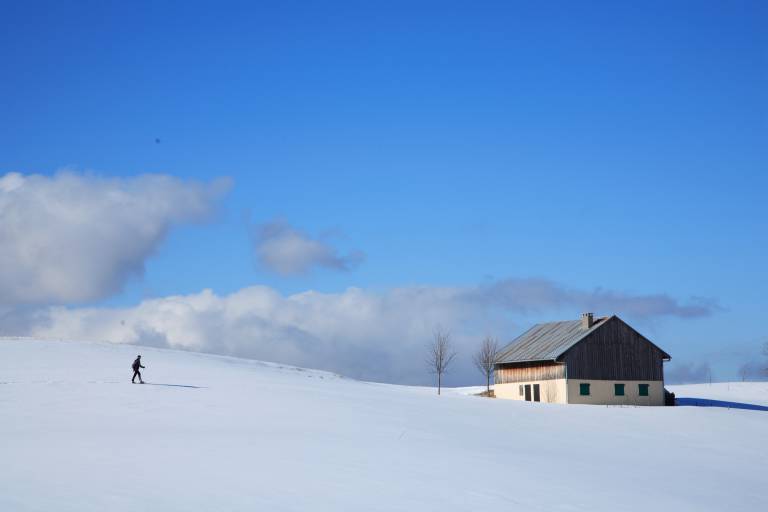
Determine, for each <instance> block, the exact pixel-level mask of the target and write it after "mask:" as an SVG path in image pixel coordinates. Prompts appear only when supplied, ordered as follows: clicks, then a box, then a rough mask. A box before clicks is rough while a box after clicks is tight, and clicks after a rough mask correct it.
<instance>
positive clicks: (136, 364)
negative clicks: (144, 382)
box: [133, 357, 144, 372]
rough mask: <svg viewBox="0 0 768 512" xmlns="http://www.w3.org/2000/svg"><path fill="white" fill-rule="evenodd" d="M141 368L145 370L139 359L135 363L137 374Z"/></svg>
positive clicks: (134, 368) (134, 367)
mask: <svg viewBox="0 0 768 512" xmlns="http://www.w3.org/2000/svg"><path fill="white" fill-rule="evenodd" d="M139 368H144V367H143V366H142V365H141V359H139V358H138V357H137V358H136V360H135V361H134V362H133V371H135V372H137V371H139Z"/></svg>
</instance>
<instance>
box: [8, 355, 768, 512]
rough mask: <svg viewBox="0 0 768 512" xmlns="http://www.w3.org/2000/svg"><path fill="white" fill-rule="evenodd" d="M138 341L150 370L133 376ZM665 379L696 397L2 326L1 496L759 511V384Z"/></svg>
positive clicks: (105, 503)
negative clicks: (587, 394)
mask: <svg viewBox="0 0 768 512" xmlns="http://www.w3.org/2000/svg"><path fill="white" fill-rule="evenodd" d="M138 353H141V354H142V356H143V357H142V360H143V362H144V364H145V366H146V367H147V368H146V369H145V370H143V372H144V378H145V380H146V381H147V382H148V383H151V384H147V385H143V386H142V385H139V384H135V385H132V384H131V382H130V378H131V374H132V371H131V368H130V367H131V363H132V361H133V359H134V358H135V356H136V355H137V354H138ZM478 389H479V388H478ZM672 389H673V390H674V391H675V392H676V393H677V395H678V397H680V398H681V399H683V398H686V397H688V398H691V399H694V398H696V399H699V400H704V401H705V402H702V404H701V405H706V406H700V405H696V404H692V405H690V406H686V407H666V408H662V407H659V408H644V407H602V406H558V405H545V404H531V403H521V402H512V401H504V400H491V399H485V398H478V397H475V396H470V395H467V393H468V391H467V390H466V389H463V390H446V392H445V394H444V395H443V396H441V397H438V396H436V395H435V393H434V390H432V389H429V388H417V387H407V386H393V385H384V384H371V383H366V382H359V381H354V380H350V379H344V378H341V377H339V376H336V375H333V374H330V373H325V372H320V371H313V370H302V369H297V368H292V367H284V366H281V365H276V364H269V363H260V362H254V361H246V360H240V359H233V358H225V357H216V356H209V355H202V354H195V353H188V352H174V351H167V350H159V349H151V348H138V347H132V346H125V345H110V344H87V343H82V344H81V343H61V342H41V341H0V443H1V444H0V452H1V453H2V457H3V463H2V464H0V510H2V511H56V512H65V511H79V512H81V511H82V512H85V511H98V512H104V511H128V510H131V511H134V510H140V511H142V512H149V511H241V510H242V511H245V510H248V511H253V510H264V511H272V510H274V511H294V510H295V511H313V512H315V511H326V510H327V511H345V510H355V511H358V512H366V511H374V510H381V511H393V510H408V511H431V510H441V511H447V510H455V511H471V510H504V511H508V510H522V511H528V510H532V511H558V510H567V511H593V512H594V511H612V512H615V511H624V510H638V511H640V510H642V511H647V510H658V511H682V510H690V511H705V510H712V511H715V510H717V511H722V510H728V511H729V512H733V511H738V510H745V511H756V510H768V478H767V477H766V461H767V460H768V407H766V406H768V385H766V384H765V383H760V384H758V383H731V384H713V385H711V386H709V385H696V386H678V387H672ZM722 404H747V405H750V406H755V407H746V408H745V407H737V406H733V407H731V406H729V405H725V406H723V405H722Z"/></svg>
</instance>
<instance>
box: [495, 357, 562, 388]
mask: <svg viewBox="0 0 768 512" xmlns="http://www.w3.org/2000/svg"><path fill="white" fill-rule="evenodd" d="M493 378H494V382H495V383H496V384H509V383H513V382H533V381H542V380H552V379H564V378H565V365H564V364H562V363H554V362H535V363H511V364H500V365H497V366H496V369H495V370H494V372H493Z"/></svg>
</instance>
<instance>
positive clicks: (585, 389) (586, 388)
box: [579, 382, 589, 396]
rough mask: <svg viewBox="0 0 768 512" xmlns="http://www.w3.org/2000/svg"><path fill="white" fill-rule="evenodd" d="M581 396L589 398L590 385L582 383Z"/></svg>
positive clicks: (580, 385) (580, 387)
mask: <svg viewBox="0 0 768 512" xmlns="http://www.w3.org/2000/svg"><path fill="white" fill-rule="evenodd" d="M579 394H580V395H582V396H589V383H588V382H582V383H581V384H579Z"/></svg>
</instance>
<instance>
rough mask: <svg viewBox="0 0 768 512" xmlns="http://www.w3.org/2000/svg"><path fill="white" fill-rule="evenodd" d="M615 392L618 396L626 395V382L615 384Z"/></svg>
mask: <svg viewBox="0 0 768 512" xmlns="http://www.w3.org/2000/svg"><path fill="white" fill-rule="evenodd" d="M613 392H614V393H615V394H616V396H624V384H614V385H613Z"/></svg>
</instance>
